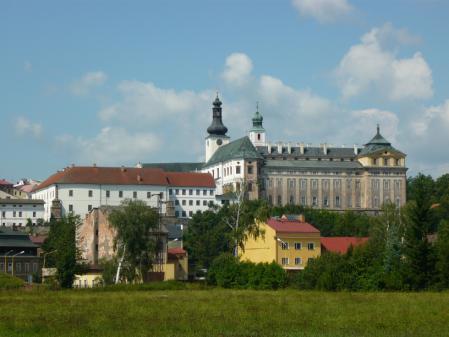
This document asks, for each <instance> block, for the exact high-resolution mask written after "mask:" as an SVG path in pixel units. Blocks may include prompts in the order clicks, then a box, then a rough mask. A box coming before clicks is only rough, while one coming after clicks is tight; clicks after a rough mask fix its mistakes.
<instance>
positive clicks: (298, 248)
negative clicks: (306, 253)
mask: <svg viewBox="0 0 449 337" xmlns="http://www.w3.org/2000/svg"><path fill="white" fill-rule="evenodd" d="M295 250H301V242H295Z"/></svg>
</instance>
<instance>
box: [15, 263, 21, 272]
mask: <svg viewBox="0 0 449 337" xmlns="http://www.w3.org/2000/svg"><path fill="white" fill-rule="evenodd" d="M16 272H17V273H21V272H22V264H21V263H20V262H17V263H16Z"/></svg>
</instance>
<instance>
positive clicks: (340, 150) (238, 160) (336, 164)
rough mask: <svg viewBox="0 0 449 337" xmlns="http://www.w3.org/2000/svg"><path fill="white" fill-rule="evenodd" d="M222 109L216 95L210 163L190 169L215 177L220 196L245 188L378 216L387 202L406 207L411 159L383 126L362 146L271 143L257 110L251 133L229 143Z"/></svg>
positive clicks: (251, 193)
mask: <svg viewBox="0 0 449 337" xmlns="http://www.w3.org/2000/svg"><path fill="white" fill-rule="evenodd" d="M221 105H222V103H221V101H220V100H219V98H218V97H217V98H216V99H215V101H214V102H213V109H212V110H213V113H212V124H211V126H210V127H209V128H208V129H207V132H208V135H207V137H206V139H205V141H206V156H205V158H206V162H205V163H188V164H189V165H187V166H186V167H195V168H196V169H198V170H201V171H203V172H208V173H210V174H211V175H212V176H213V178H214V179H215V183H216V188H217V191H216V194H217V196H218V197H219V196H220V195H222V196H224V195H226V192H227V191H230V190H234V191H235V190H239V189H241V188H242V184H244V186H245V188H246V192H247V195H248V198H249V199H257V198H265V199H267V200H268V202H269V203H270V204H273V205H287V204H295V205H302V206H307V207H316V208H324V209H330V210H336V211H343V210H359V211H373V212H376V211H378V210H379V209H380V208H381V207H382V204H383V203H385V202H393V203H395V204H396V205H397V206H402V205H403V204H404V203H405V201H406V190H405V188H406V172H407V168H406V166H405V157H406V155H405V154H404V153H403V152H401V151H399V150H397V149H396V148H394V147H393V146H392V144H391V143H390V142H389V141H388V140H386V139H385V138H384V137H383V136H382V135H381V132H380V127H379V125H378V126H377V131H376V134H375V135H374V137H373V138H372V139H371V140H370V141H369V142H368V143H366V144H365V145H364V146H363V147H360V148H359V147H358V146H354V147H336V146H332V145H330V144H327V143H323V144H320V146H311V145H310V144H305V143H294V142H276V143H272V142H269V141H267V136H266V130H265V128H264V127H263V116H262V114H261V113H260V112H259V109H258V108H257V111H256V113H255V114H254V117H253V118H252V128H251V129H250V130H249V132H248V135H247V136H245V137H243V138H239V139H237V140H234V141H230V138H229V137H228V136H227V135H226V133H227V131H228V129H227V128H226V127H225V126H224V124H223V121H222V107H221Z"/></svg>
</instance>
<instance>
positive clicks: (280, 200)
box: [278, 195, 282, 205]
mask: <svg viewBox="0 0 449 337" xmlns="http://www.w3.org/2000/svg"><path fill="white" fill-rule="evenodd" d="M278 205H282V196H281V195H278Z"/></svg>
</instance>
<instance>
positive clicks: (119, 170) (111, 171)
mask: <svg viewBox="0 0 449 337" xmlns="http://www.w3.org/2000/svg"><path fill="white" fill-rule="evenodd" d="M53 184H95V185H97V184H101V185H157V186H185V187H210V188H214V187H215V182H214V179H213V178H212V176H211V175H210V174H209V173H196V172H195V173H194V172H165V171H163V170H162V169H159V168H137V167H96V166H90V167H85V166H84V167H83V166H74V167H68V168H66V169H64V170H63V171H59V172H57V173H55V174H53V175H52V176H50V177H49V178H48V179H47V180H45V181H43V182H42V183H41V184H39V185H38V186H37V187H36V188H35V189H34V191H38V190H41V189H43V188H46V187H48V186H51V185H53Z"/></svg>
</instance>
